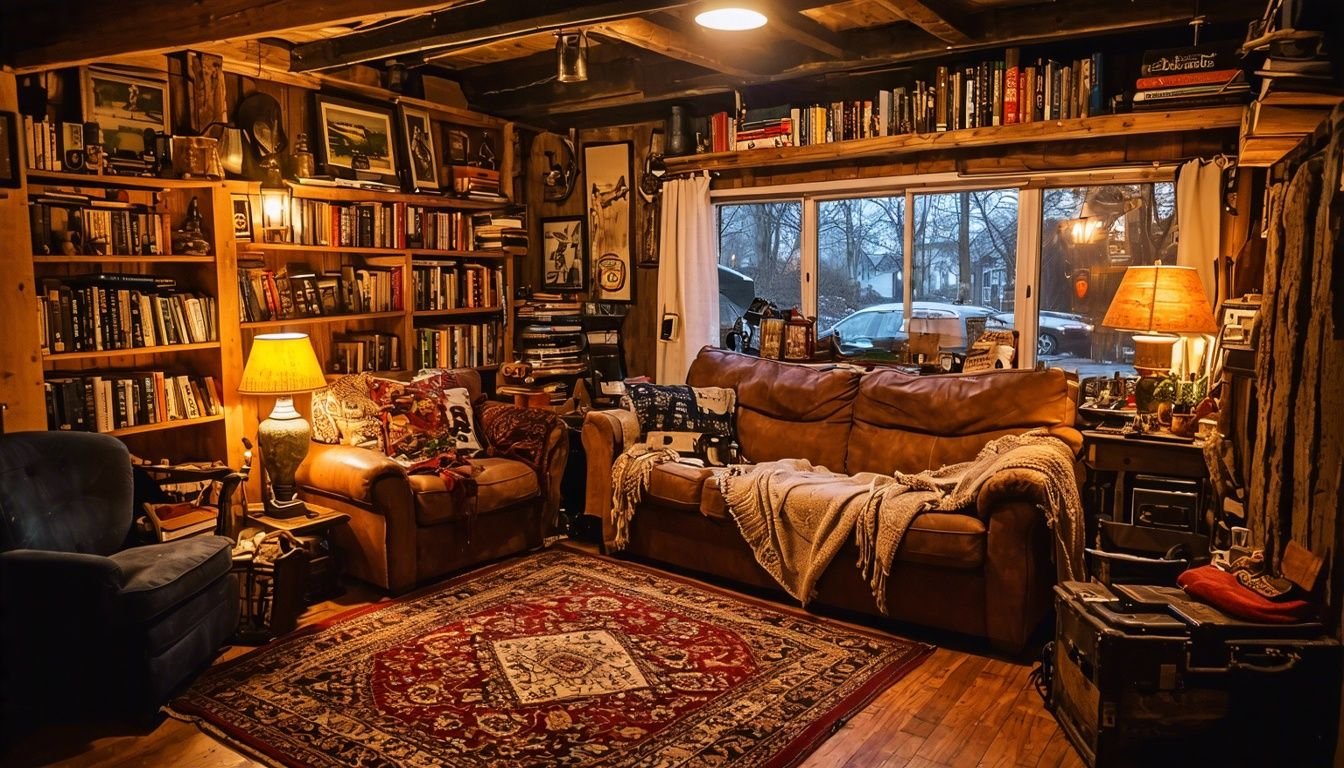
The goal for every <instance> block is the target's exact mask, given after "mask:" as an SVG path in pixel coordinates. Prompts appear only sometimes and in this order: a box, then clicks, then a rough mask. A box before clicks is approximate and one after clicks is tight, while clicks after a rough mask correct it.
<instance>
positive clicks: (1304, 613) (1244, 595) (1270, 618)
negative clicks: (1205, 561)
mask: <svg viewBox="0 0 1344 768" xmlns="http://www.w3.org/2000/svg"><path fill="white" fill-rule="evenodd" d="M1176 583H1177V584H1179V585H1180V586H1181V588H1182V589H1184V590H1185V591H1186V592H1187V593H1188V594H1189V595H1190V596H1191V597H1193V598H1197V599H1199V600H1202V601H1204V602H1206V603H1208V604H1209V605H1212V606H1213V607H1214V608H1217V609H1218V610H1220V611H1222V612H1223V613H1226V614H1227V615H1229V616H1232V617H1233V618H1237V619H1241V620H1242V621H1261V622H1264V623H1266V624H1294V623H1297V622H1300V621H1307V620H1308V619H1310V618H1312V614H1313V608H1312V604H1311V603H1308V602H1307V601H1305V600H1270V599H1269V598H1267V597H1265V596H1264V595H1261V594H1260V593H1259V592H1256V591H1254V590H1251V589H1248V588H1246V587H1244V586H1242V584H1241V582H1239V581H1237V577H1236V576H1234V575H1232V574H1230V573H1228V572H1226V571H1223V570H1219V569H1218V568H1215V567H1213V566H1212V565H1203V566H1200V567H1198V568H1191V569H1190V570H1188V571H1186V572H1185V573H1182V574H1181V575H1180V576H1178V577H1176Z"/></svg>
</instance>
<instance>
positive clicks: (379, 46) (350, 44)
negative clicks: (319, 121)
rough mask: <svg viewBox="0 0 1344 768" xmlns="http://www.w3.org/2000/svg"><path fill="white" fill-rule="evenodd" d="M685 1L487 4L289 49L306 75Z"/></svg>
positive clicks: (582, 23) (623, 15) (634, 13)
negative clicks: (544, 7)
mask: <svg viewBox="0 0 1344 768" xmlns="http://www.w3.org/2000/svg"><path fill="white" fill-rule="evenodd" d="M687 4H688V0H606V1H605V2H595V3H594V2H588V3H577V2H572V0H571V1H570V2H562V3H556V4H554V5H552V6H550V7H549V8H548V9H547V11H546V12H544V13H540V14H539V13H537V9H536V7H535V6H533V5H532V4H530V3H525V2H516V3H504V2H487V3H475V4H471V5H468V6H465V7H463V8H451V9H448V10H446V11H440V12H437V13H432V14H428V15H426V16H422V17H419V18H415V19H408V20H406V21H403V22H398V23H393V24H387V25H385V26H382V27H379V28H376V29H370V30H367V31H363V32H356V33H353V34H349V35H343V36H341V37H333V38H329V39H327V40H320V41H316V42H312V43H305V44H304V45H301V46H298V47H297V48H295V49H294V69H295V71H298V72H311V71H315V70H322V69H332V68H334V67H342V66H346V65H348V64H358V63H361V62H366V61H375V60H379V59H388V58H395V57H397V56H404V55H406V54H411V53H423V52H435V51H440V52H446V51H447V50H451V49H455V48H463V47H468V46H476V45H480V44H481V43H486V42H491V41H495V40H503V39H505V38H509V37H513V36H515V35H524V34H534V33H537V32H546V31H550V30H558V29H564V28H567V27H579V26H587V25H589V24H594V23H600V22H607V21H614V20H617V19H625V18H630V17H633V16H639V15H641V14H646V13H655V12H658V11H663V10H669V9H673V8H679V7H681V6H684V5H687Z"/></svg>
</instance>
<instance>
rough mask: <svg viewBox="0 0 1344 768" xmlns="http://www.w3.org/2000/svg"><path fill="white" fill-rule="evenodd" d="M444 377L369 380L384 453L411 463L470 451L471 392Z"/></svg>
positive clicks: (474, 445) (474, 446)
mask: <svg viewBox="0 0 1344 768" xmlns="http://www.w3.org/2000/svg"><path fill="white" fill-rule="evenodd" d="M453 383H456V382H455V380H453V379H452V378H451V377H450V376H447V375H436V376H429V377H425V378H422V379H418V380H416V381H413V382H409V383H408V382H403V381H394V380H392V379H378V378H375V379H373V380H372V386H371V388H370V392H369V394H370V397H372V399H373V401H374V402H375V403H377V404H378V406H379V413H380V416H381V418H382V431H383V441H384V445H385V446H386V448H385V451H384V452H385V453H386V454H387V455H388V456H391V457H392V458H394V459H400V460H403V461H414V460H417V459H422V458H426V457H430V456H434V455H436V454H438V453H442V452H443V451H446V450H456V451H458V452H459V453H464V454H468V453H474V452H476V451H479V450H480V449H481V444H480V442H479V441H478V440H477V438H476V424H475V420H474V418H473V415H472V402H471V394H470V393H469V392H468V391H467V390H466V389H465V388H463V387H452V386H445V385H450V384H453Z"/></svg>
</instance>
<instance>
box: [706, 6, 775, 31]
mask: <svg viewBox="0 0 1344 768" xmlns="http://www.w3.org/2000/svg"><path fill="white" fill-rule="evenodd" d="M765 22H766V18H765V14H763V13H761V12H760V11H753V10H752V9H750V8H741V7H737V6H722V7H719V8H710V9H708V10H705V11H701V12H700V13H697V14H696V15H695V23H696V24H699V25H700V26H702V27H708V28H709V29H719V30H723V31H724V32H741V31H743V30H747V29H757V28H760V27H763V26H765Z"/></svg>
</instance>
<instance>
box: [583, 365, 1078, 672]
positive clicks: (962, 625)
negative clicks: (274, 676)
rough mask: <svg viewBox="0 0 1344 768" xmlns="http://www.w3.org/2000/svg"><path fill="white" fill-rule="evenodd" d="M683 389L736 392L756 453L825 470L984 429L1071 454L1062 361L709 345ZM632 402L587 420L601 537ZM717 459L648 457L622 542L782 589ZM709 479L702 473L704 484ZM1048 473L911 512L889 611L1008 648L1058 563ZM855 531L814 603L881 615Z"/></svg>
mask: <svg viewBox="0 0 1344 768" xmlns="http://www.w3.org/2000/svg"><path fill="white" fill-rule="evenodd" d="M687 383H688V384H690V385H692V386H697V387H706V386H717V387H730V388H732V389H733V390H735V391H736V393H737V436H738V441H739V443H740V445H741V448H742V452H743V455H744V456H745V457H746V458H747V459H749V460H751V461H755V462H760V461H770V460H774V459H782V458H800V457H801V458H806V459H808V460H810V461H811V462H812V463H814V464H819V465H822V466H825V467H827V468H829V469H833V470H835V471H845V472H864V471H871V472H884V473H890V472H891V471H892V470H900V471H903V472H918V471H921V470H925V469H933V468H937V467H941V466H943V465H946V464H951V463H955V462H959V461H966V460H969V459H972V458H974V457H975V455H976V454H977V453H978V452H979V450H980V448H981V447H982V446H984V444H985V443H987V442H988V441H990V440H992V439H994V438H997V437H1000V436H1003V435H1007V434H1014V433H1021V432H1024V431H1026V430H1028V429H1032V428H1038V427H1039V428H1046V429H1048V430H1049V431H1050V432H1052V433H1053V434H1055V435H1057V436H1059V437H1060V438H1062V439H1063V440H1065V441H1066V442H1067V443H1068V444H1069V445H1070V447H1072V448H1073V449H1074V452H1075V453H1077V451H1078V450H1079V449H1080V448H1081V446H1082V435H1081V434H1080V433H1079V432H1078V431H1077V430H1076V429H1074V428H1073V421H1074V409H1075V403H1076V399H1077V388H1076V386H1075V385H1074V384H1072V383H1071V382H1069V381H1068V380H1067V378H1066V376H1065V374H1064V373H1063V372H1061V371H1058V370H1047V371H995V372H992V373H984V374H967V375H951V376H910V375H906V374H903V373H901V372H899V371H895V370H879V371H874V372H871V373H859V372H857V371H854V370H850V369H840V368H835V369H830V370H826V369H822V368H813V367H808V366H802V365H794V364H788V363H779V362H774V361H770V360H761V359H758V358H754V357H748V356H745V355H740V354H736V353H732V352H725V351H722V350H717V349H709V348H706V349H704V350H702V351H701V352H700V354H699V356H698V357H697V358H696V360H695V362H694V363H693V364H692V366H691V369H690V373H689V374H688V376H687ZM638 432H639V429H638V425H637V424H636V423H635V420H634V416H633V414H631V413H629V412H626V411H596V412H592V413H590V414H588V417H587V419H586V420H585V422H584V426H583V446H584V449H585V451H586V452H587V455H588V467H587V482H588V488H587V499H586V502H587V510H586V511H587V513H588V514H590V515H596V516H599V517H601V518H602V522H603V537H604V539H605V540H606V543H607V544H608V546H610V544H611V542H612V540H613V535H614V531H613V528H612V523H611V463H612V460H613V458H614V457H615V456H616V455H618V454H619V453H620V451H621V450H622V449H623V448H624V446H626V445H628V444H630V443H631V442H633V441H634V440H637V439H638ZM711 475H712V471H711V470H707V469H700V468H697V467H692V466H688V465H684V464H676V463H670V464H663V465H660V466H658V467H657V468H655V469H654V471H653V473H652V475H651V476H650V479H649V487H648V489H647V491H646V492H645V493H644V498H643V501H642V502H641V503H640V504H639V506H638V507H637V508H636V511H635V515H634V519H633V521H632V522H631V526H630V542H629V546H628V547H627V549H626V551H627V552H628V553H629V554H631V555H635V556H639V557H643V558H648V559H651V560H656V561H661V562H664V563H669V564H673V565H676V566H680V567H682V568H686V569H689V570H692V571H698V572H701V573H705V574H710V575H714V576H718V577H722V578H725V579H729V580H732V581H735V582H739V583H742V584H748V585H753V586H759V587H766V588H772V589H776V590H777V589H778V588H779V587H778V585H777V584H776V583H775V582H774V580H773V579H772V578H771V577H770V576H769V575H768V574H767V573H766V572H765V570H764V569H762V568H761V567H760V566H759V565H757V563H756V559H755V557H754V555H753V554H752V552H751V549H750V548H749V547H748V545H747V544H746V542H745V541H744V540H743V539H742V536H741V535H740V534H739V532H738V529H737V525H736V523H735V522H734V521H733V520H732V517H731V513H730V512H728V510H727V508H726V505H725V504H724V500H723V496H722V494H721V493H720V492H719V488H718V484H717V483H716V482H713V481H709V480H710V477H711ZM707 481H708V482H707ZM1045 503H1046V495H1045V492H1044V490H1043V486H1042V478H1041V476H1040V475H1039V474H1038V473H1035V472H1033V471H1029V470H1010V471H1004V472H1000V473H999V474H998V475H996V476H994V477H993V478H991V479H990V480H989V481H987V483H986V485H985V486H984V487H983V488H982V490H981V492H980V494H979V496H978V499H977V509H976V510H974V511H973V513H971V514H947V513H923V514H921V515H919V516H918V517H916V518H915V520H914V522H913V524H912V526H911V528H910V530H909V531H908V532H907V533H906V536H905V538H904V540H903V541H902V543H901V546H900V548H899V550H898V551H897V554H896V560H895V562H894V563H893V564H892V569H891V574H890V576H889V577H888V579H887V605H888V610H889V614H890V616H891V617H892V618H893V619H896V620H899V621H906V622H913V623H917V624H921V625H927V626H931V627H937V628H940V629H947V630H952V631H955V632H960V633H965V634H968V635H977V636H981V637H986V638H988V639H989V640H990V641H991V643H993V645H994V646H995V647H996V648H999V649H1001V650H1004V651H1008V652H1016V651H1018V650H1020V649H1022V647H1023V646H1024V645H1025V643H1026V641H1027V639H1028V637H1029V636H1030V635H1031V633H1032V632H1033V630H1034V629H1035V628H1036V626H1037V625H1038V624H1039V623H1040V621H1041V619H1042V617H1043V616H1044V615H1045V612H1046V610H1047V608H1048V606H1049V602H1050V587H1051V585H1052V584H1053V583H1054V581H1055V570H1054V566H1053V564H1052V562H1051V560H1050V552H1051V547H1052V540H1051V534H1050V532H1049V531H1048V529H1047V527H1046V524H1045V516H1044V514H1043V513H1042V511H1041V509H1040V508H1039V506H1038V505H1042V504H1045ZM857 558H858V550H857V548H856V547H855V546H854V544H853V542H852V541H851V542H850V543H849V544H847V545H846V547H845V549H843V550H842V551H841V552H840V554H839V555H838V556H837V557H836V558H835V560H834V561H833V562H832V563H831V566H830V568H829V569H828V570H827V571H826V573H825V575H823V576H822V578H821V580H820V582H819V584H818V587H817V595H816V598H815V602H816V603H820V604H823V605H827V606H832V607H836V608H841V609H844V610H849V611H856V612H859V613H864V614H873V615H876V614H877V609H876V606H875V601H874V599H873V595H872V592H871V590H870V589H869V587H868V584H867V582H866V580H865V579H864V578H863V577H862V576H861V575H860V573H859V570H858V568H856V567H855V563H856V561H857Z"/></svg>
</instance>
